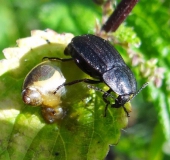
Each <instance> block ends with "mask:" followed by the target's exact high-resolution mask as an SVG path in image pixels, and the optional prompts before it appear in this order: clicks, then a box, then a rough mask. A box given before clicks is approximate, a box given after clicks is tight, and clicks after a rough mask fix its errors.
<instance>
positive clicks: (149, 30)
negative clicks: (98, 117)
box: [0, 0, 170, 160]
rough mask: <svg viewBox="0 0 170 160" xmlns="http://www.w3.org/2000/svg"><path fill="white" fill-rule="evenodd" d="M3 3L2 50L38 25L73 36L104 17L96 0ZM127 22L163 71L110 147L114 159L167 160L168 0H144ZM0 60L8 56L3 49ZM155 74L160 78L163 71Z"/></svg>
mask: <svg viewBox="0 0 170 160" xmlns="http://www.w3.org/2000/svg"><path fill="white" fill-rule="evenodd" d="M0 4H1V5H0V24H1V25H0V31H1V34H0V50H1V51H2V50H3V49H4V48H7V47H12V46H16V40H17V39H19V38H23V37H28V36H30V31H31V30H34V29H42V30H43V29H46V28H50V29H53V30H55V31H57V32H59V33H62V32H71V33H73V34H75V35H79V34H86V33H94V26H95V21H96V19H98V20H99V21H101V19H102V8H101V6H98V5H97V4H95V3H94V2H93V1H92V0H84V1H80V0H37V1H35V0H29V1H28V0H23V1H20V0H1V3H0ZM125 25H126V26H127V27H132V28H133V30H134V32H135V33H136V34H137V36H138V38H139V39H140V40H141V46H140V48H138V51H139V52H140V53H141V54H142V55H143V57H144V59H145V60H146V61H147V60H149V59H152V58H155V59H156V60H157V61H158V62H157V63H156V64H155V66H157V67H161V68H163V69H164V70H165V72H164V78H163V79H162V77H161V82H162V85H161V86H160V87H159V88H157V87H155V86H154V84H152V82H151V83H150V84H149V86H148V87H147V88H146V89H144V90H143V91H142V92H141V93H140V94H139V95H138V96H137V97H135V99H134V100H133V102H132V106H133V112H132V114H131V117H130V118H129V126H128V127H127V128H126V129H125V130H123V131H122V136H121V139H120V142H119V144H118V145H117V146H113V147H111V150H112V152H111V154H110V155H111V158H110V159H115V160H122V159H126V160H128V159H129V160H146V159H148V160H169V159H170V80H169V77H170V56H169V53H170V43H169V41H170V31H169V28H170V1H169V0H152V1H147V0H141V1H140V2H139V3H138V4H137V5H136V6H135V8H134V9H133V11H132V13H131V14H130V16H129V17H128V18H127V19H126V22H125ZM127 34H128V33H127ZM124 57H125V56H124ZM0 58H1V59H2V58H4V56H3V53H2V52H1V54H0ZM125 61H128V58H125ZM128 65H129V66H130V65H131V64H130V63H129V64H128ZM138 69H139V68H138V66H136V67H135V69H134V72H135V76H136V79H137V82H138V87H139V86H142V84H144V83H145V82H146V81H148V79H147V77H145V78H143V76H141V75H140V74H139V73H138V72H137V71H136V70H138ZM157 74H158V76H159V72H158V73H157ZM160 74H161V73H160ZM113 125H114V124H113Z"/></svg>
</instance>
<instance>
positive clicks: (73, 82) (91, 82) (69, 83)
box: [54, 78, 102, 94]
mask: <svg viewBox="0 0 170 160" xmlns="http://www.w3.org/2000/svg"><path fill="white" fill-rule="evenodd" d="M80 82H84V83H89V84H96V83H100V82H102V81H100V80H99V81H95V80H92V79H86V78H85V79H78V80H74V81H72V82H68V83H64V84H62V85H60V86H59V87H58V88H57V89H56V90H55V91H54V94H56V92H57V91H58V90H59V89H60V88H61V87H64V86H70V85H73V84H76V83H80Z"/></svg>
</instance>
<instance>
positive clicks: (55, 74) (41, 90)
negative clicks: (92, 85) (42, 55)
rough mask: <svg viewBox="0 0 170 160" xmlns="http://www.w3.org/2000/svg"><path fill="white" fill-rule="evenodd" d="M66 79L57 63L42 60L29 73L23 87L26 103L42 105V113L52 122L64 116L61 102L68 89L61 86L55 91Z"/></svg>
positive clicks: (23, 96) (23, 97)
mask: <svg viewBox="0 0 170 160" xmlns="http://www.w3.org/2000/svg"><path fill="white" fill-rule="evenodd" d="M65 81H66V79H65V78H64V76H63V74H62V72H61V70H60V68H59V67H57V66H56V64H54V63H53V62H50V61H45V62H42V63H40V64H38V65H37V66H35V67H34V68H33V69H32V70H31V71H30V72H29V73H28V74H27V76H26V78H25V80H24V83H23V87H22V99H23V101H24V103H26V104H29V105H32V106H42V107H43V109H42V113H43V115H46V116H44V118H45V119H46V120H47V121H49V122H50V123H51V122H54V119H60V118H61V117H62V116H63V113H64V112H63V109H62V108H61V107H60V104H61V103H62V101H61V96H62V95H64V94H65V93H66V90H65V87H61V88H60V89H59V90H58V91H57V92H56V93H55V94H54V92H55V91H56V89H57V88H58V87H59V86H60V85H62V84H63V83H64V82H65ZM45 112H47V113H45ZM51 119H53V120H51Z"/></svg>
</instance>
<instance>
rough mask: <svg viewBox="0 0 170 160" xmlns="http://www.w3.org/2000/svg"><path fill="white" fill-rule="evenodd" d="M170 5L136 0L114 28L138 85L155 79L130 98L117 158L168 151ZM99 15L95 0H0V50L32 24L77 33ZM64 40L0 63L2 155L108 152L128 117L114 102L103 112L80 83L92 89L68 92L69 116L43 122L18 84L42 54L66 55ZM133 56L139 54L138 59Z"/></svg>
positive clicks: (158, 157)
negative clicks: (123, 19)
mask: <svg viewBox="0 0 170 160" xmlns="http://www.w3.org/2000/svg"><path fill="white" fill-rule="evenodd" d="M169 8H170V2H169V1H168V0H165V1H157V0H153V1H149V2H148V1H147V0H142V1H139V3H138V4H137V5H136V6H135V8H134V9H133V11H132V14H131V15H130V16H129V17H128V18H127V20H126V22H125V25H124V24H122V26H121V27H120V28H119V29H118V31H117V32H116V33H111V36H113V37H114V40H115V42H116V43H117V44H118V45H116V47H117V48H118V50H119V51H120V52H121V54H122V55H123V58H124V59H125V61H126V62H127V63H128V65H129V67H130V68H132V70H133V72H134V73H135V77H136V79H137V82H138V87H140V86H142V84H144V83H145V82H146V81H149V82H150V84H149V86H148V87H147V88H146V89H144V90H143V91H142V92H141V93H140V94H139V95H138V96H137V97H135V99H134V100H133V102H132V113H131V114H130V116H131V117H130V118H129V127H128V128H126V129H125V130H126V132H123V135H122V137H121V139H120V142H119V143H118V145H116V146H114V147H113V152H114V154H115V155H116V157H117V159H130V160H133V159H148V160H151V159H152V160H163V159H164V160H166V159H169V157H170V152H169V150H168V145H169V143H170V138H169V137H170V80H169V77H170V74H169V73H170V67H169V64H170V57H169V52H170V45H169V39H170V32H169V27H170V24H169V14H168V13H169V12H170V9H169ZM101 16H102V11H101V8H100V7H99V6H97V5H95V4H94V3H93V1H91V0H88V1H78V0H74V1H73V0H72V1H71V0H68V1H63V0H57V1H55V0H53V1H52V0H49V1H34V0H29V1H23V2H21V1H18V0H12V1H5V0H2V2H1V6H0V20H1V24H3V25H1V26H0V29H1V35H0V44H1V46H0V50H3V49H4V48H7V47H12V46H14V45H15V41H16V40H17V39H19V38H21V37H28V36H29V34H30V30H34V29H46V28H51V29H53V30H55V31H56V32H59V33H62V32H71V33H74V34H75V35H79V34H85V33H94V31H95V21H96V18H97V19H99V20H101ZM139 44H141V45H140V46H139ZM65 45H66V43H63V44H62V45H61V44H58V43H55V44H53V45H51V46H50V45H47V44H43V45H42V46H40V47H37V48H34V49H33V50H32V51H28V52H25V53H26V54H25V55H24V57H22V58H21V60H20V61H19V62H20V63H17V64H16V61H15V60H14V61H10V60H9V59H10V58H9V59H8V60H9V61H8V62H10V63H7V66H8V65H9V64H11V65H9V68H7V67H6V68H2V63H1V64H0V67H1V69H0V72H3V73H4V74H3V75H2V76H1V77H0V90H1V94H0V128H1V135H0V142H1V143H0V159H3V160H4V159H5V160H6V159H18V160H19V159H46V158H47V157H48V158H49V159H59V157H60V159H95V158H96V159H103V158H104V157H105V156H106V153H107V151H108V145H109V144H116V143H117V142H118V140H119V137H120V129H122V128H123V127H125V125H126V123H127V119H126V118H125V115H124V112H123V110H122V109H118V110H116V109H109V112H108V114H107V117H106V118H104V117H102V115H103V111H104V106H105V104H104V102H103V100H102V99H101V96H102V95H101V94H100V93H97V92H95V93H94V92H93V91H92V90H90V91H89V90H87V89H85V88H86V87H84V86H80V87H83V89H85V90H83V91H84V92H86V93H88V94H87V95H88V96H86V97H85V98H84V97H83V100H82V99H81V98H80V99H81V100H78V101H76V97H70V98H69V100H71V102H70V101H69V103H70V104H71V105H70V106H71V108H70V112H69V113H68V115H69V116H67V117H66V118H65V119H63V120H62V121H61V122H60V123H57V125H56V124H46V123H45V121H44V120H43V118H42V116H41V111H40V108H33V107H31V106H27V105H24V104H23V102H22V100H21V87H22V83H23V80H24V77H25V75H26V74H27V73H28V71H29V70H30V69H31V68H32V67H33V66H35V65H36V64H37V63H39V62H41V59H42V57H44V56H56V53H57V55H62V54H63V49H64V47H65ZM127 53H128V54H127ZM136 53H137V54H136ZM127 55H128V56H127ZM0 57H1V58H3V57H4V55H3V54H1V55H0ZM136 57H138V60H141V61H142V62H141V61H139V63H138V64H136V65H134V63H133V62H136V61H135V60H136V59H135V58H136ZM153 59H154V60H153ZM25 60H27V61H25ZM131 60H132V64H131V63H130V61H131ZM1 62H2V61H1ZM3 63H5V64H6V62H3ZM18 64H19V67H18V68H15V67H17V65H18ZM132 65H133V66H135V67H132ZM3 66H4V65H3ZM160 67H161V68H160ZM162 68H163V69H164V70H165V72H164V73H163V72H162V70H161V69H162ZM83 76H84V75H83ZM153 82H154V83H153ZM156 84H160V87H159V88H158V87H156ZM161 84H162V85H161ZM102 87H103V86H102ZM78 88H79V87H78ZM78 94H81V92H80V93H78ZM65 100H67V99H66V98H65ZM74 102H76V103H74ZM65 105H66V104H65ZM84 105H85V106H84ZM66 107H68V106H67V105H66ZM92 156H94V157H92ZM80 157H81V158H80Z"/></svg>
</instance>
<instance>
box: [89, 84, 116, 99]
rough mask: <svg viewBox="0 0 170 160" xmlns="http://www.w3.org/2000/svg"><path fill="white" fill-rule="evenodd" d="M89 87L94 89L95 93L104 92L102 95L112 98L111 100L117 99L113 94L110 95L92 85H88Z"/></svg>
mask: <svg viewBox="0 0 170 160" xmlns="http://www.w3.org/2000/svg"><path fill="white" fill-rule="evenodd" d="M87 87H88V88H90V89H94V90H95V91H99V92H102V93H104V94H105V95H106V96H109V97H111V98H113V99H116V97H114V96H113V95H112V94H110V93H108V92H106V91H104V90H102V89H101V88H98V87H95V86H91V85H87Z"/></svg>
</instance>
